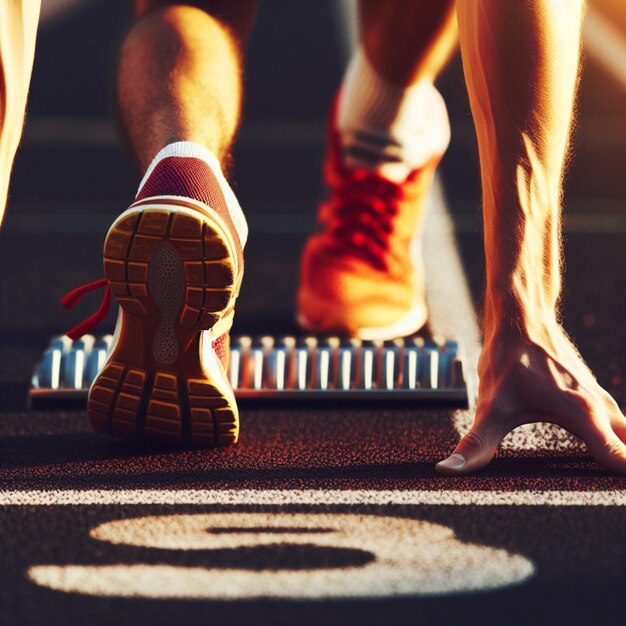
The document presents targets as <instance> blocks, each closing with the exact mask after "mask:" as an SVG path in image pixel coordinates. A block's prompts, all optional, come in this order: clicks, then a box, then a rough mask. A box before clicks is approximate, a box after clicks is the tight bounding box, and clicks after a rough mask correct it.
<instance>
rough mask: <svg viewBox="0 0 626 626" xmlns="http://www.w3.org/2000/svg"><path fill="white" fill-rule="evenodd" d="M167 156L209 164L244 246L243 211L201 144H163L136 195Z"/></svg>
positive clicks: (215, 163)
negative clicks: (198, 160)
mask: <svg viewBox="0 0 626 626" xmlns="http://www.w3.org/2000/svg"><path fill="white" fill-rule="evenodd" d="M168 157H183V158H185V157H187V158H194V159H200V160H201V161H204V162H205V163H206V164H207V165H208V166H209V168H210V170H211V171H212V172H213V174H214V175H215V178H216V179H217V183H218V184H219V186H220V189H221V191H222V193H223V194H224V199H225V200H226V206H227V207H228V212H229V213H230V217H231V219H232V220H233V224H234V226H235V228H236V229H237V234H238V235H239V240H240V241H241V245H242V246H245V244H246V240H247V239H248V223H247V222H246V218H245V216H244V214H243V211H242V210H241V206H240V205H239V201H238V200H237V198H236V197H235V194H234V193H233V190H232V189H231V187H230V185H229V184H228V181H227V180H226V178H224V174H223V172H222V167H221V165H220V162H219V160H218V158H217V157H216V156H215V155H214V154H213V152H211V151H210V150H209V149H208V148H206V147H205V146H202V145H200V144H198V143H193V142H191V141H177V142H175V143H170V144H168V145H167V146H165V147H164V148H163V149H162V150H160V151H159V153H158V154H157V155H156V156H155V157H154V159H152V163H150V166H149V167H148V169H147V171H146V173H145V174H144V177H143V179H142V180H141V183H140V184H139V188H138V190H137V195H139V194H140V193H141V190H142V189H143V186H144V185H145V184H146V181H147V180H148V179H149V178H150V176H151V175H152V173H153V172H154V170H155V168H156V166H157V165H158V164H159V163H160V162H161V161H162V160H163V159H167V158H168Z"/></svg>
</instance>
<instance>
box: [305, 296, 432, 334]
mask: <svg viewBox="0 0 626 626" xmlns="http://www.w3.org/2000/svg"><path fill="white" fill-rule="evenodd" d="M320 308H322V307H320ZM328 310H329V309H328V308H327V309H326V311H328ZM427 321H428V313H427V310H426V308H425V307H424V305H423V302H422V301H421V300H420V301H416V302H415V303H414V304H413V306H412V307H411V309H410V310H409V311H408V312H407V313H406V314H405V315H403V316H402V317H401V318H400V319H398V320H396V321H395V322H393V323H391V324H388V325H387V326H371V327H362V328H353V329H349V328H347V327H346V326H344V325H343V324H341V323H340V322H328V321H327V320H324V322H320V323H315V322H313V321H312V320H310V319H309V318H308V317H307V316H306V315H305V314H304V313H303V312H302V311H298V313H297V314H296V323H297V324H298V326H300V328H302V329H303V330H305V331H307V332H310V333H329V332H333V333H338V334H343V335H349V336H350V337H356V338H357V339H362V340H363V341H390V340H392V339H398V338H400V337H408V336H410V335H414V334H415V333H416V332H418V331H419V330H421V329H422V328H423V327H424V326H425V325H426V322H427Z"/></svg>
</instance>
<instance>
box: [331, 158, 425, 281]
mask: <svg viewBox="0 0 626 626" xmlns="http://www.w3.org/2000/svg"><path fill="white" fill-rule="evenodd" d="M333 174H334V173H333ZM412 177H413V175H412V176H411V177H410V178H412ZM329 178H330V180H329V181H328V184H329V186H330V188H331V194H330V198H329V199H328V200H327V201H326V202H324V203H323V204H322V206H321V209H320V214H319V216H320V221H321V222H323V223H325V224H327V225H328V226H329V228H330V230H331V233H332V236H333V237H334V239H335V240H336V242H337V245H338V248H339V249H341V251H342V254H345V253H346V252H349V253H351V254H353V255H354V256H357V257H359V258H362V259H364V260H366V261H368V262H369V263H371V264H372V265H374V266H375V267H377V268H379V269H383V270H385V269H387V254H388V252H389V248H390V246H389V244H390V237H391V234H392V232H393V218H394V217H395V216H396V215H397V214H398V212H399V210H400V207H399V203H400V202H401V201H402V200H404V199H406V198H408V195H409V194H408V193H407V190H406V189H405V187H407V186H409V188H410V185H407V183H409V182H410V180H409V181H407V183H404V184H397V183H394V182H392V181H390V180H387V179H386V178H384V177H382V176H381V175H379V174H377V173H376V172H370V171H368V170H361V169H355V170H346V169H343V171H341V173H338V174H334V175H332V174H331V176H329Z"/></svg>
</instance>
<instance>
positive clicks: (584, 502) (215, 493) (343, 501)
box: [0, 479, 626, 507]
mask: <svg viewBox="0 0 626 626" xmlns="http://www.w3.org/2000/svg"><path fill="white" fill-rule="evenodd" d="M470 480H471V479H470ZM624 487H625V488H624V489H610V490H595V491H591V490H590V491H545V490H543V491H539V490H537V491H534V490H526V491H502V490H495V491H489V490H478V491H469V490H468V491H461V490H453V489H451V490H446V489H443V490H407V491H391V490H381V491H377V490H373V489H359V490H354V491H347V490H338V489H335V490H316V489H304V490H295V489H285V490H281V489H268V490H262V491H257V490H254V489H232V490H231V489H225V490H209V489H198V490H195V489H176V490H168V489H119V490H113V489H85V490H82V489H64V490H63V489H59V490H42V489H34V490H29V491H26V490H24V491H19V490H12V491H2V492H0V506H110V505H129V506H130V505H198V506H205V505H206V506H212V505H216V506H231V505H233V506H235V505H236V506H241V505H250V506H261V505H267V506H290V505H302V506H316V505H337V506H343V505H350V506H352V505H364V506H365V505H374V506H417V505H427V506H607V507H609V506H611V507H623V506H626V481H625V483H624Z"/></svg>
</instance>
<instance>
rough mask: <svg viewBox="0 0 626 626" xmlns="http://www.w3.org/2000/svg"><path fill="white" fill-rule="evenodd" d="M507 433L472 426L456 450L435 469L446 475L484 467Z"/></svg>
mask: <svg viewBox="0 0 626 626" xmlns="http://www.w3.org/2000/svg"><path fill="white" fill-rule="evenodd" d="M505 434H506V433H504V434H502V435H499V434H498V433H496V432H495V429H478V428H472V430H470V432H469V433H467V435H465V437H463V439H461V441H460V442H459V444H458V445H457V447H456V448H455V449H454V452H453V453H452V454H451V455H450V456H449V457H448V458H447V459H444V460H443V461H440V462H439V463H437V465H436V466H435V470H436V471H437V472H438V473H439V474H442V475H444V476H458V475H461V474H470V473H471V472H475V471H476V470H479V469H482V468H483V467H485V465H487V464H488V463H489V461H491V459H492V458H493V455H494V454H495V453H496V450H497V448H498V444H499V443H500V441H502V439H503V437H504V435H505Z"/></svg>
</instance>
